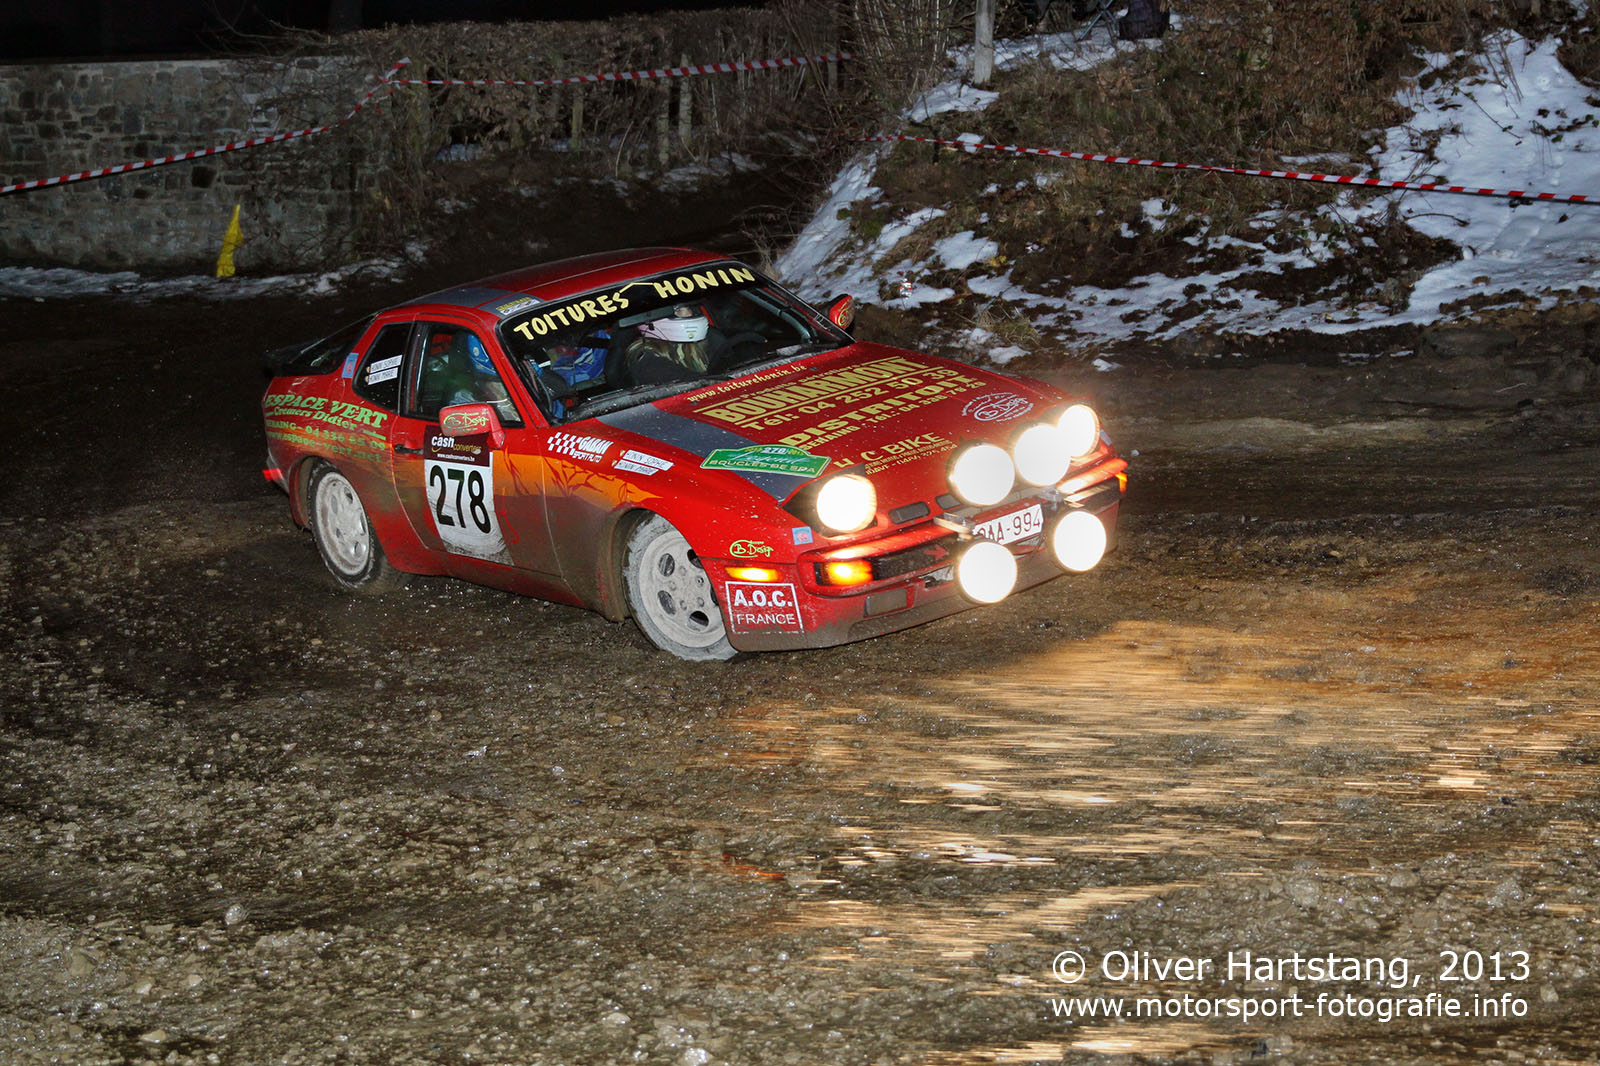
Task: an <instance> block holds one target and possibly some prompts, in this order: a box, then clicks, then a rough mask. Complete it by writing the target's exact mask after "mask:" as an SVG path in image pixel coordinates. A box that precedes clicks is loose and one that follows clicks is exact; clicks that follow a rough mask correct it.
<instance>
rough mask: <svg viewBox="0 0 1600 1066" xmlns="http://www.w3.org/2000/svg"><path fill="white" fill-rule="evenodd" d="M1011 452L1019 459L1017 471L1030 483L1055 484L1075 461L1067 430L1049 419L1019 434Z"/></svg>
mask: <svg viewBox="0 0 1600 1066" xmlns="http://www.w3.org/2000/svg"><path fill="white" fill-rule="evenodd" d="M1011 455H1012V457H1013V458H1014V459H1016V461H1017V473H1018V474H1020V475H1021V476H1022V480H1024V481H1026V482H1027V483H1028V484H1030V485H1054V484H1055V483H1056V482H1058V481H1060V480H1061V479H1062V478H1064V477H1066V476H1067V467H1068V466H1069V465H1070V464H1071V461H1072V456H1071V453H1069V452H1068V451H1067V435H1066V433H1065V432H1063V431H1062V429H1061V427H1059V426H1052V425H1050V424H1049V423H1047V422H1041V423H1039V424H1038V425H1035V426H1029V427H1028V428H1027V429H1025V430H1023V431H1022V432H1021V433H1019V434H1018V435H1017V443H1016V444H1015V445H1013V446H1012V448H1011Z"/></svg>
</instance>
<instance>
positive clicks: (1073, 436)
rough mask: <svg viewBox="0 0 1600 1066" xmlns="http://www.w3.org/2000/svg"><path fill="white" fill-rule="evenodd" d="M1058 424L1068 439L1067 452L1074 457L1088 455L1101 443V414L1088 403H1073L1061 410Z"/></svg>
mask: <svg viewBox="0 0 1600 1066" xmlns="http://www.w3.org/2000/svg"><path fill="white" fill-rule="evenodd" d="M1056 425H1058V426H1060V427H1061V433H1062V435H1063V437H1064V438H1065V440H1066V449H1067V454H1068V455H1070V456H1072V458H1074V459H1076V458H1078V457H1079V456H1082V455H1088V454H1089V453H1090V452H1092V451H1094V449H1095V445H1097V444H1099V443H1100V416H1098V415H1096V414H1095V413H1094V410H1093V409H1092V408H1091V407H1090V406H1089V405H1088V404H1083V403H1075V404H1073V405H1072V406H1071V407H1069V408H1067V409H1066V410H1065V411H1063V412H1061V418H1060V419H1058V420H1057V422H1056Z"/></svg>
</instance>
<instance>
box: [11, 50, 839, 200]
mask: <svg viewBox="0 0 1600 1066" xmlns="http://www.w3.org/2000/svg"><path fill="white" fill-rule="evenodd" d="M852 58H854V56H853V55H852V54H851V53H849V52H839V53H837V54H833V55H820V56H789V57H786V58H783V59H754V60H740V61H738V62H734V63H707V64H704V65H702V66H690V67H663V68H658V69H655V70H628V71H622V72H620V73H610V74H579V75H576V76H574V77H569V78H543V79H538V80H533V79H523V78H500V79H488V78H486V79H478V80H466V79H456V78H404V79H402V78H396V77H395V75H396V74H397V73H399V71H400V69H401V68H402V67H404V66H406V64H408V63H410V62H411V60H410V59H402V60H400V61H399V62H397V63H395V65H394V66H392V67H390V68H389V70H388V72H387V73H385V74H384V76H383V78H382V79H380V80H379V82H378V84H377V85H374V86H373V87H372V89H371V91H369V92H368V93H367V94H366V95H365V96H363V97H362V98H361V99H360V100H359V101H357V103H356V105H355V106H354V107H352V108H351V109H350V113H349V114H347V115H345V116H344V118H341V119H339V120H338V121H337V122H330V123H328V124H327V125H325V126H308V127H306V128H305V129H303V130H291V131H289V132H287V133H274V134H270V135H268V136H266V137H251V138H250V139H248V140H244V141H230V142H228V143H227V144H218V145H213V146H212V147H210V148H199V149H196V150H195V151H192V152H179V153H178V154H177V155H165V156H159V157H157V158H154V159H141V160H138V161H137V162H133V163H118V164H117V165H116V166H114V167H100V168H99V169H97V170H80V171H78V172H77V173H76V174H62V175H60V176H58V177H54V178H35V179H33V180H32V181H19V182H16V183H14V184H11V185H0V196H4V195H5V194H6V193H11V192H26V191H27V190H29V189H42V188H45V187H47V186H51V185H67V184H70V183H71V182H75V181H88V180H89V179H91V178H106V177H110V176H111V175H113V174H127V173H129V172H131V171H135V170H148V169H149V168H150V167H160V166H166V165H167V164H168V163H182V162H186V161H188V160H191V159H203V158H205V157H206V156H208V155H219V154H220V153H222V152H235V151H238V150H240V149H242V148H259V147H261V146H262V145H264V144H277V143H279V142H280V141H291V140H294V139H295V138H296V137H307V136H310V135H311V134H313V133H326V132H327V131H328V130H331V129H337V128H338V127H340V126H343V125H344V124H345V123H347V122H349V121H350V120H351V119H353V118H355V117H356V115H357V114H358V113H359V112H360V111H361V109H362V108H364V107H366V106H367V105H368V104H369V103H372V101H373V98H374V97H379V98H380V99H381V98H382V97H386V96H388V95H390V94H391V93H394V92H395V91H397V90H398V89H399V88H400V87H401V86H404V85H535V86H536V85H576V84H581V83H585V82H607V81H644V80H647V79H650V78H684V77H691V76H693V75H697V74H731V73H733V72H734V71H739V70H776V69H779V68H782V67H805V66H813V65H815V64H817V63H833V62H838V61H841V60H846V59H852ZM380 93H381V94H382V96H379V94H380Z"/></svg>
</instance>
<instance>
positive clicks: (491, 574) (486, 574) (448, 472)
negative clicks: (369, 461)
mask: <svg viewBox="0 0 1600 1066" xmlns="http://www.w3.org/2000/svg"><path fill="white" fill-rule="evenodd" d="M491 343H492V340H491V339H489V338H486V337H485V336H484V335H481V334H480V333H479V332H478V331H477V330H476V329H474V328H473V327H472V326H471V325H469V324H467V323H465V322H455V321H450V320H448V319H446V318H443V317H440V318H430V319H424V320H422V321H419V322H418V323H417V324H416V330H415V333H414V335H413V336H412V339H411V352H410V358H409V360H408V362H407V364H406V373H405V387H404V389H403V390H402V396H401V407H400V412H399V415H398V416H397V417H396V418H395V419H394V422H393V428H392V430H391V432H390V445H391V451H392V454H393V458H394V465H393V476H394V487H395V493H396V495H397V496H398V498H399V500H400V504H401V506H402V508H404V510H405V512H406V515H407V517H408V518H409V519H410V521H411V526H412V529H413V530H414V531H415V532H416V535H417V537H418V538H419V539H420V540H421V541H422V542H423V544H425V545H427V546H428V547H429V548H431V549H432V550H434V551H436V552H439V553H441V555H442V557H443V559H444V566H445V569H446V571H447V572H449V573H452V574H455V575H457V576H459V577H465V578H469V579H471V580H474V581H481V582H484V583H486V584H493V585H499V586H503V587H508V588H517V589H519V590H522V591H534V592H536V593H543V592H545V591H547V590H544V589H542V588H537V587H536V588H524V583H523V582H521V581H520V580H519V576H518V575H519V572H525V573H527V574H528V575H529V576H535V577H536V576H537V575H541V574H542V575H546V576H548V575H553V574H554V573H556V572H557V571H556V569H555V564H554V560H553V559H552V558H551V557H550V552H549V550H548V547H547V545H548V537H547V536H545V518H544V507H543V503H542V500H541V498H540V477H539V469H538V466H537V465H536V464H535V463H533V462H531V461H530V456H531V455H533V454H536V452H537V446H536V439H537V438H538V437H542V436H543V434H542V433H540V432H538V431H537V430H530V428H529V426H528V420H529V419H528V413H525V412H524V411H523V410H522V409H521V408H519V406H518V404H517V401H516V399H514V398H513V396H512V392H511V390H510V389H509V388H508V387H507V385H506V381H505V379H504V378H503V377H502V375H501V373H500V371H499V370H498V369H497V367H496V365H495V361H494V357H493V356H492V355H491V349H490V347H489V345H490V344H491ZM468 403H482V404H487V405H489V406H490V407H491V408H492V409H493V410H494V411H495V413H496V416H497V418H498V419H499V422H500V426H501V428H502V429H503V430H504V440H503V442H502V443H500V444H499V445H498V446H497V445H496V443H495V440H494V434H492V433H490V432H488V431H487V430H486V431H485V432H481V433H478V432H473V433H460V434H457V435H451V434H449V433H446V432H444V430H443V428H442V427H441V425H440V412H441V411H443V410H445V409H446V408H449V407H452V406H455V405H459V404H468ZM535 417H536V416H535ZM537 584H539V585H542V584H544V582H543V581H539V582H537Z"/></svg>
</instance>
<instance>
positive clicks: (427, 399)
mask: <svg viewBox="0 0 1600 1066" xmlns="http://www.w3.org/2000/svg"><path fill="white" fill-rule="evenodd" d="M422 331H423V333H422V358H421V359H420V360H419V361H418V366H417V377H416V381H415V383H414V385H413V387H412V389H411V390H410V402H409V410H407V412H406V413H407V414H408V415H410V416H411V417H413V418H421V419H423V420H425V421H428V422H437V421H438V420H439V412H440V411H441V410H442V409H444V408H446V407H450V406H452V405H453V404H458V403H488V404H493V405H494V409H495V412H496V413H497V414H498V415H499V416H500V422H501V424H502V425H507V426H520V425H522V419H521V418H520V417H519V416H518V415H517V409H516V407H515V406H514V405H513V404H512V402H511V392H510V390H508V389H507V388H506V385H505V382H504V381H501V380H500V374H499V372H498V371H496V370H495V368H494V363H493V361H492V360H491V359H490V358H489V350H488V349H487V348H485V347H484V344H483V341H482V340H480V339H479V337H478V335H477V334H475V333H473V332H472V331H471V330H470V329H467V328H466V327H465V326H446V325H442V324H439V323H432V322H429V323H424V324H423V326H422Z"/></svg>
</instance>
